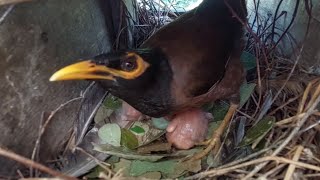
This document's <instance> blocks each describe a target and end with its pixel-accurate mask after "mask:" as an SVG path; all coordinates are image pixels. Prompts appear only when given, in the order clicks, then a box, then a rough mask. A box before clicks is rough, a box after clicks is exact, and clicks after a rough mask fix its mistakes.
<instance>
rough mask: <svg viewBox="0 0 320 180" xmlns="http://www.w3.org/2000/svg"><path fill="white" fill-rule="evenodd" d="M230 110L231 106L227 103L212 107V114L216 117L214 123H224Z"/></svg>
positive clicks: (218, 103)
mask: <svg viewBox="0 0 320 180" xmlns="http://www.w3.org/2000/svg"><path fill="white" fill-rule="evenodd" d="M228 110H229V104H227V103H225V102H222V101H220V102H217V103H214V104H213V106H212V107H211V110H210V111H211V112H212V115H213V117H214V121H222V120H223V119H224V117H225V115H226V114H227V112H228Z"/></svg>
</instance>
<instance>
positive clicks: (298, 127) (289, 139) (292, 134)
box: [244, 84, 320, 179]
mask: <svg viewBox="0 0 320 180" xmlns="http://www.w3.org/2000/svg"><path fill="white" fill-rule="evenodd" d="M317 90H320V84H319V85H318V87H317ZM316 92H317V91H316ZM319 102H320V96H318V97H317V98H315V101H314V102H313V103H312V105H311V107H310V108H309V109H308V110H307V111H306V114H305V116H303V117H302V119H301V120H300V121H298V122H297V125H296V127H295V128H294V129H293V130H292V131H291V133H290V134H289V136H288V137H287V138H286V139H285V140H284V142H283V143H282V144H281V145H280V146H279V147H278V148H277V149H276V150H275V151H274V152H273V154H272V155H273V156H276V155H277V154H278V153H279V152H281V151H282V150H283V149H284V148H285V146H286V145H287V144H288V143H289V142H290V141H291V140H292V139H293V138H294V137H295V136H296V135H297V134H298V133H299V131H300V129H301V127H302V126H303V125H304V123H305V122H306V121H307V119H308V118H309V116H310V115H311V114H312V113H313V111H314V110H315V108H316V107H317V105H318V103H319ZM267 163H268V162H264V163H262V164H259V165H258V166H256V167H255V169H254V170H253V171H251V172H250V173H249V174H248V175H247V176H246V177H244V179H249V178H251V177H252V176H253V175H254V174H255V173H257V172H259V171H260V170H261V169H262V168H263V167H265V166H266V165H267Z"/></svg>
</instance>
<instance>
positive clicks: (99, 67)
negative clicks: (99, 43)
mask: <svg viewBox="0 0 320 180" xmlns="http://www.w3.org/2000/svg"><path fill="white" fill-rule="evenodd" d="M157 52H158V51H155V50H149V49H145V50H133V51H121V52H116V53H107V54H101V55H98V56H96V57H94V58H92V59H89V60H81V61H80V62H77V63H74V64H71V65H69V66H66V67H64V68H62V69H60V70H58V71H57V72H55V73H54V74H53V75H52V76H51V78H50V81H62V80H93V81H98V82H100V83H101V84H102V85H103V86H104V87H105V88H107V89H108V90H118V89H123V88H128V89H133V88H134V87H140V88H143V86H144V85H146V83H150V81H152V79H153V78H154V74H155V73H157V69H159V68H158V67H159V62H160V61H161V60H160V61H159V58H161V55H160V54H159V53H157Z"/></svg>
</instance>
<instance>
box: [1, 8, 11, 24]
mask: <svg viewBox="0 0 320 180" xmlns="http://www.w3.org/2000/svg"><path fill="white" fill-rule="evenodd" d="M13 8H14V5H11V6H9V7H8V8H7V9H6V11H5V12H4V13H3V14H2V16H1V17H0V24H2V23H3V21H4V20H5V18H6V17H7V16H8V14H9V13H10V12H11V11H12V9H13Z"/></svg>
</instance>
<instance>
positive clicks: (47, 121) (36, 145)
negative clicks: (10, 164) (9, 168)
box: [30, 96, 83, 172]
mask: <svg viewBox="0 0 320 180" xmlns="http://www.w3.org/2000/svg"><path fill="white" fill-rule="evenodd" d="M82 98H83V97H82V96H80V97H77V98H73V99H71V100H69V101H67V102H65V103H63V104H61V105H60V106H59V107H58V108H57V109H55V110H54V111H52V112H51V113H50V115H49V117H48V118H47V120H46V122H45V123H44V124H43V126H41V129H40V131H39V136H38V139H37V141H36V144H35V145H34V148H33V151H32V155H31V158H32V160H34V158H35V156H36V153H37V150H38V149H39V147H40V141H41V137H42V135H43V134H44V132H45V130H46V128H47V126H48V125H49V123H50V122H51V120H52V119H53V117H54V115H55V114H56V113H57V112H59V111H60V110H61V109H62V108H64V107H65V106H66V105H68V104H70V103H72V102H74V101H77V100H80V99H82ZM30 171H31V172H32V166H31V167H30Z"/></svg>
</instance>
